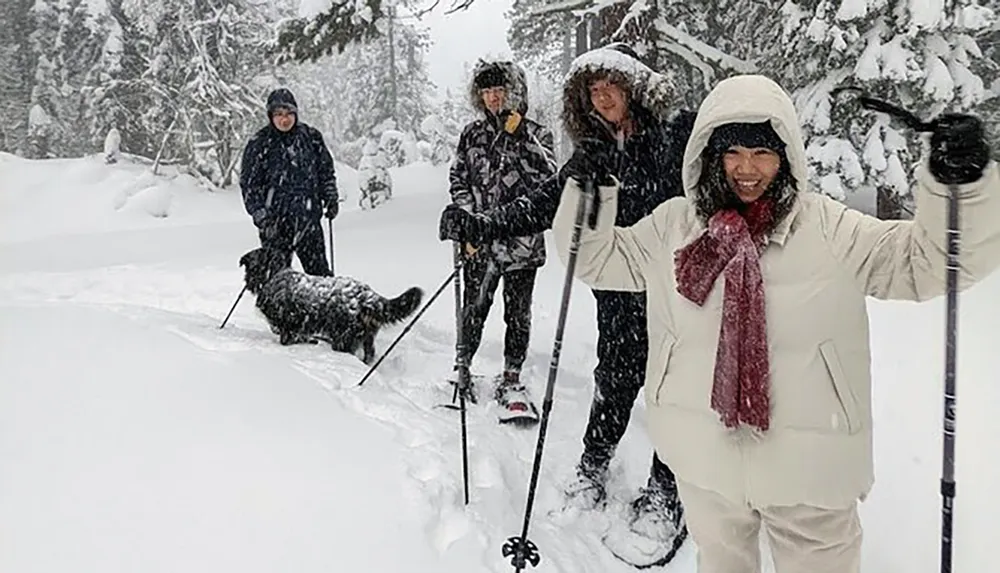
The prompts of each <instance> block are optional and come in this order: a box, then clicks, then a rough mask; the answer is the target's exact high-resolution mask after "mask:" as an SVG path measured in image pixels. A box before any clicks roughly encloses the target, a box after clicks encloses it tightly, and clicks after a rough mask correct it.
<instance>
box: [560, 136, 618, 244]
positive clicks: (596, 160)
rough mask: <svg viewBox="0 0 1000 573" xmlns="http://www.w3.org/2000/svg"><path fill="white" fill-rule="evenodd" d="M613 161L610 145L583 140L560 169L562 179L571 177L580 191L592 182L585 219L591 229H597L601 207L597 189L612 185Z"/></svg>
mask: <svg viewBox="0 0 1000 573" xmlns="http://www.w3.org/2000/svg"><path fill="white" fill-rule="evenodd" d="M613 161H614V160H613V159H612V151H611V148H610V144H608V143H605V142H602V141H597V140H584V141H581V142H580V143H579V144H577V146H576V149H575V150H574V151H573V155H572V157H570V158H569V161H567V162H566V164H565V165H563V168H562V172H561V173H562V175H563V177H566V178H569V177H572V178H573V179H575V180H576V181H577V182H579V183H580V187H581V189H582V188H583V186H584V185H585V182H586V181H587V180H588V179H589V180H591V181H593V182H594V198H593V202H592V203H591V205H590V216H589V217H588V219H587V224H588V225H589V226H590V228H591V229H595V228H597V215H598V213H599V212H600V206H601V194H600V191H598V189H597V187H598V186H603V187H608V186H611V185H614V180H613V179H612V178H611V173H612V164H613Z"/></svg>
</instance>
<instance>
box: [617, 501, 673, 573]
mask: <svg viewBox="0 0 1000 573" xmlns="http://www.w3.org/2000/svg"><path fill="white" fill-rule="evenodd" d="M687 534H688V531H687V526H686V525H685V523H684V509H683V507H682V506H681V504H680V500H679V499H678V497H677V493H676V491H674V492H663V491H661V490H658V489H655V488H649V489H645V488H644V489H643V490H642V492H641V493H640V495H639V497H638V498H636V500H635V501H633V502H632V504H631V506H630V507H629V511H628V520H627V525H626V524H621V525H616V526H613V527H612V528H611V529H610V530H609V531H608V532H607V533H606V534H605V535H604V537H603V538H602V539H601V541H602V542H603V543H604V545H605V547H607V548H608V549H609V550H610V551H611V553H612V554H613V555H614V556H615V557H617V558H618V559H620V560H621V561H624V562H625V563H628V564H629V565H632V566H633V567H635V568H637V569H647V568H650V567H660V566H662V565H666V564H667V563H669V562H670V561H671V560H672V559H673V558H674V556H675V555H676V554H677V551H678V550H679V549H680V548H681V546H682V545H683V544H684V540H685V539H687Z"/></svg>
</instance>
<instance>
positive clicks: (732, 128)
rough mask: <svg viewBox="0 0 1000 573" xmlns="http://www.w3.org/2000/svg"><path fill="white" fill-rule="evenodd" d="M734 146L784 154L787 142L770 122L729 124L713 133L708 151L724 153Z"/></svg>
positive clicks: (709, 140)
mask: <svg viewBox="0 0 1000 573" xmlns="http://www.w3.org/2000/svg"><path fill="white" fill-rule="evenodd" d="M734 145H739V146H740V147H749V148H754V147H763V148H765V149H770V150H773V151H777V152H779V153H780V152H783V151H784V149H785V142H784V141H782V140H781V137H780V136H779V135H778V133H777V132H776V131H774V127H772V126H771V122H770V121H762V122H760V123H727V124H724V125H720V126H719V127H717V128H715V130H713V131H712V136H711V137H710V138H709V139H708V146H707V147H706V150H709V151H711V152H714V153H722V152H724V151H726V150H727V149H729V148H730V147H732V146H734Z"/></svg>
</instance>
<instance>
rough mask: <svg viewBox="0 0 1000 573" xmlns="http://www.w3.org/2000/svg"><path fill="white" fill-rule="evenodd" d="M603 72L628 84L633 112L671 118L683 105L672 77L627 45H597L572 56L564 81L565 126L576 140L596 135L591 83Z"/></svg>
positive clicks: (602, 75) (661, 119)
mask: <svg viewBox="0 0 1000 573" xmlns="http://www.w3.org/2000/svg"><path fill="white" fill-rule="evenodd" d="M604 76H606V77H608V79H610V80H611V81H612V82H614V83H616V84H618V85H621V86H622V87H623V88H625V90H626V91H627V92H628V94H629V106H630V107H631V109H632V111H633V113H634V115H637V116H642V115H652V116H653V117H654V118H656V119H657V120H660V121H668V120H671V119H673V117H674V115H675V114H676V112H677V110H678V109H680V100H679V98H677V97H676V94H677V89H676V87H675V86H674V83H673V81H671V80H670V78H668V77H667V76H665V75H663V74H660V73H657V72H654V71H653V70H652V69H651V68H650V67H649V66H647V65H646V64H644V63H642V62H641V61H640V60H639V58H638V56H636V54H635V52H634V51H632V49H631V48H629V47H628V46H627V45H625V44H622V43H615V44H609V45H607V46H602V47H600V48H595V49H593V50H590V51H589V52H587V53H585V54H581V55H580V56H578V57H577V58H576V59H575V60H573V63H572V65H571V66H570V70H569V73H568V74H567V76H566V81H565V82H564V83H563V101H562V103H563V128H564V129H565V130H566V133H567V134H568V135H569V136H570V138H571V139H572V140H573V141H574V142H579V141H580V140H581V139H584V138H586V137H593V136H594V133H593V131H594V127H593V126H594V125H595V119H594V118H592V116H591V115H590V114H591V113H592V111H593V106H592V105H591V103H590V87H589V84H590V83H591V82H592V81H594V79H596V78H597V77H604Z"/></svg>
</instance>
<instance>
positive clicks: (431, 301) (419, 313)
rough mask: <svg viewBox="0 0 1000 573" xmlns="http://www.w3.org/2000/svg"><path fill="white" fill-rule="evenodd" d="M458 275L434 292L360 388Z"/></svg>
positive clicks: (362, 381) (455, 271) (365, 378)
mask: <svg viewBox="0 0 1000 573" xmlns="http://www.w3.org/2000/svg"><path fill="white" fill-rule="evenodd" d="M457 273H458V270H457V269H456V270H454V271H452V273H451V274H450V275H448V278H447V279H445V281H444V282H443V283H441V286H439V287H438V289H437V290H436V291H435V292H434V294H433V295H431V298H430V300H428V301H427V303H426V304H424V307H423V308H421V309H420V312H418V313H417V314H416V316H414V317H413V318H412V319H411V320H410V322H409V323H408V324H407V325H406V328H404V329H403V332H400V333H399V336H397V337H396V340H393V341H392V344H390V345H389V348H386V349H385V352H383V353H382V356H380V357H379V359H378V360H376V361H375V364H373V365H372V367H371V368H369V369H368V372H367V373H365V376H364V378H362V379H361V382H358V386H361V385H363V384H364V383H365V381H367V380H368V377H369V376H371V375H372V373H374V372H375V370H376V369H377V368H378V367H379V364H382V361H383V360H385V357H386V356H388V355H389V353H390V352H392V349H393V348H395V347H396V345H397V344H399V341H400V340H402V339H403V337H404V336H406V333H407V332H409V331H410V329H411V328H413V325H414V324H416V323H417V321H418V320H420V317H421V316H422V315H423V314H424V312H426V311H427V309H428V308H430V306H431V305H432V304H434V301H435V300H437V297H438V296H440V294H441V292H442V291H444V289H445V287H447V286H448V283H450V282H451V281H452V279H453V278H454V277H455V275H456V274H457Z"/></svg>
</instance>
